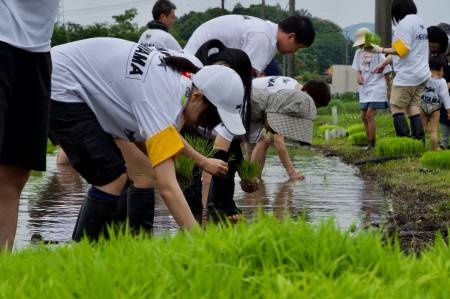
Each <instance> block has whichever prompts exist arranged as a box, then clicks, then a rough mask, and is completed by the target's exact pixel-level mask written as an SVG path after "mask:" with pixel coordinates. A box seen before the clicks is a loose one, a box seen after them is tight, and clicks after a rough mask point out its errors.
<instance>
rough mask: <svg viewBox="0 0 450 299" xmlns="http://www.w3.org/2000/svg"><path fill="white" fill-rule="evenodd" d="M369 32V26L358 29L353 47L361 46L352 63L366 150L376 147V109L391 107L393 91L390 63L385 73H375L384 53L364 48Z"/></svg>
mask: <svg viewBox="0 0 450 299" xmlns="http://www.w3.org/2000/svg"><path fill="white" fill-rule="evenodd" d="M367 32H369V33H370V30H369V29H367V28H359V29H358V30H357V31H356V41H355V43H354V44H353V47H359V49H358V50H356V52H355V57H354V58H353V64H352V68H353V69H355V70H356V71H357V76H358V85H359V101H360V109H361V119H362V121H363V123H364V129H365V131H366V136H367V141H368V145H367V147H366V148H365V150H369V149H372V148H374V147H375V139H376V126H375V111H376V110H377V109H386V108H389V104H388V98H389V96H390V92H391V86H390V72H391V67H390V66H389V65H388V66H386V67H385V68H384V70H383V73H374V70H375V68H376V66H377V65H378V64H379V63H380V62H382V61H383V60H384V59H385V57H384V55H383V54H375V53H370V52H367V51H365V50H364V42H365V34H366V33H367Z"/></svg>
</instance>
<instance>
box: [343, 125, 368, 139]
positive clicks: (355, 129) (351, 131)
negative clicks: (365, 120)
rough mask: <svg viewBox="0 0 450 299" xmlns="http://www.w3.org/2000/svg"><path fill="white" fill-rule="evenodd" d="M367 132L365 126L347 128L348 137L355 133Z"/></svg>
mask: <svg viewBox="0 0 450 299" xmlns="http://www.w3.org/2000/svg"><path fill="white" fill-rule="evenodd" d="M360 132H365V129H364V125H363V124H357V125H351V126H349V127H348V128H347V133H348V135H350V136H351V135H353V134H355V133H360Z"/></svg>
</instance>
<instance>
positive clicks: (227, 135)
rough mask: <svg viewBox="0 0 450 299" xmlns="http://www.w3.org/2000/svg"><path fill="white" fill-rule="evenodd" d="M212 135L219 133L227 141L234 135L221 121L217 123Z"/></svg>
mask: <svg viewBox="0 0 450 299" xmlns="http://www.w3.org/2000/svg"><path fill="white" fill-rule="evenodd" d="M214 133H216V134H214ZM213 135H214V136H217V135H220V136H222V137H223V139H225V140H226V141H228V142H231V141H233V139H234V136H235V135H234V134H233V133H230V131H228V130H227V128H225V126H224V124H223V123H220V124H218V125H217V126H216V127H215V128H214V130H213Z"/></svg>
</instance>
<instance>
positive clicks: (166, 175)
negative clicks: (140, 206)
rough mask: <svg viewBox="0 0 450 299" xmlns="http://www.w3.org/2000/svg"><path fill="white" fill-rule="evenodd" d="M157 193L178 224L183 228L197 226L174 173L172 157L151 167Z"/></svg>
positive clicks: (190, 228) (189, 228)
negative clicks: (156, 185)
mask: <svg viewBox="0 0 450 299" xmlns="http://www.w3.org/2000/svg"><path fill="white" fill-rule="evenodd" d="M153 170H154V172H155V177H156V182H157V184H158V190H159V194H160V195H161V197H162V199H163V200H164V202H165V204H166V206H167V208H168V209H169V211H170V213H171V214H172V216H173V217H174V219H175V221H176V222H177V223H178V225H179V226H180V227H181V228H183V229H188V230H193V229H195V228H196V227H198V225H197V222H196V221H195V218H194V216H193V215H192V212H191V209H190V208H189V205H188V203H187V201H186V198H185V197H184V194H183V192H182V191H181V188H180V185H179V184H178V182H177V178H176V174H175V165H174V162H173V160H172V159H166V160H164V161H163V162H161V163H159V164H158V165H156V166H155V167H154V168H153Z"/></svg>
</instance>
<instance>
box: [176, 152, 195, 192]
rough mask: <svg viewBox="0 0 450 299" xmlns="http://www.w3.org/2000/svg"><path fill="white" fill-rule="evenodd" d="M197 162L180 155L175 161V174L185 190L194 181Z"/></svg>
mask: <svg viewBox="0 0 450 299" xmlns="http://www.w3.org/2000/svg"><path fill="white" fill-rule="evenodd" d="M194 166H195V161H194V159H192V158H191V157H188V156H186V155H183V154H179V155H178V157H177V160H176V161H175V173H176V175H177V180H178V184H179V185H180V187H181V189H182V190H184V188H186V187H187V186H189V184H190V183H191V181H192V176H193V171H194Z"/></svg>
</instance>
